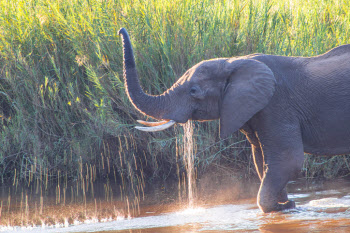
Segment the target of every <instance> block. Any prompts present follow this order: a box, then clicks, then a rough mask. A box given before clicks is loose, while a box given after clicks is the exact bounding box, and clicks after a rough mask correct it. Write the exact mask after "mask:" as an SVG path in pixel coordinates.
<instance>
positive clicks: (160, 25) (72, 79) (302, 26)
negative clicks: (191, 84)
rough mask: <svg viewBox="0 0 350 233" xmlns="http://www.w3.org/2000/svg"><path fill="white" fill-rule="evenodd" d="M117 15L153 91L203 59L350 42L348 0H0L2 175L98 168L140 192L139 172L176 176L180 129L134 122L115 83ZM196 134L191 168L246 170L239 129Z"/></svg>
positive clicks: (312, 50)
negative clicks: (149, 129) (157, 129)
mask: <svg viewBox="0 0 350 233" xmlns="http://www.w3.org/2000/svg"><path fill="white" fill-rule="evenodd" d="M120 27H125V28H127V29H128V31H129V33H130V35H131V39H132V43H133V45H134V51H135V57H136V62H137V68H138V71H139V74H140V78H141V83H142V86H143V87H144V89H145V91H146V92H149V93H153V94H156V93H161V92H163V91H164V89H165V88H168V87H170V86H171V85H172V83H173V82H174V81H175V80H176V79H177V77H179V76H180V75H181V74H182V73H184V71H185V70H187V69H188V68H189V67H191V66H192V65H194V64H196V63H197V62H199V61H201V60H203V59H209V58H215V57H231V56H239V55H245V54H250V53H256V52H258V53H270V54H279V55H288V56H313V55H317V54H320V53H323V52H325V51H327V50H328V49H330V48H333V47H335V46H337V45H341V44H346V43H349V42H350V39H349V36H350V3H349V2H348V1H346V0H343V1H342V0H329V1H324V0H315V1H311V0H310V1H282V0H275V1H272V0H271V1H269V0H266V1H258V0H252V1H250V0H246V1H238V0H232V1H228V0H215V1H212V0H201V1H199V0H172V1H164V0H142V1H141V0H70V1H65V0H54V1H53V0H3V1H0V35H1V36H0V107H1V113H0V115H1V122H0V123H1V124H0V137H1V138H0V182H1V184H2V185H11V186H12V185H18V184H26V185H27V186H28V187H39V188H36V189H35V188H34V189H35V192H37V193H40V192H41V191H42V190H43V189H44V190H46V189H48V188H49V186H50V184H51V185H52V184H54V185H55V186H56V187H57V184H61V186H60V187H61V188H63V187H68V185H67V184H68V183H69V182H77V181H79V182H80V183H82V184H83V185H82V186H81V189H82V190H83V191H84V192H85V191H86V190H85V189H86V188H84V187H87V185H88V184H90V183H91V185H90V186H89V187H90V188H91V186H92V187H93V183H94V182H95V181H96V180H103V181H104V182H107V183H108V182H114V183H115V184H117V187H120V188H119V190H118V192H121V193H123V192H126V191H127V192H132V193H134V194H137V193H140V192H143V191H144V188H145V183H148V182H152V181H155V180H166V179H169V178H174V179H179V177H178V175H177V174H181V171H178V170H177V167H179V163H180V164H182V163H181V161H179V159H178V157H176V156H175V153H176V147H177V144H178V143H179V142H180V141H179V139H177V136H178V135H182V133H183V132H182V129H181V128H179V127H175V128H174V129H173V130H168V131H166V132H162V133H154V134H146V133H140V132H137V131H135V130H134V129H133V125H134V123H135V119H138V118H142V116H141V115H140V114H139V113H138V112H136V110H135V109H133V107H132V105H131V104H130V102H129V101H128V99H127V96H126V94H125V91H124V84H123V82H122V52H121V42H120V38H119V36H118V34H117V32H118V29H119V28H120ZM195 137H196V142H197V150H198V153H197V157H196V165H197V167H198V174H199V175H200V174H203V173H204V172H205V171H206V169H207V168H208V167H213V166H214V167H217V168H218V169H220V170H221V171H223V172H225V171H226V172H227V173H231V172H232V173H234V174H239V175H237V176H244V177H246V178H248V177H252V176H254V173H255V172H254V166H253V165H252V163H251V158H250V156H249V154H250V152H249V144H248V143H247V142H246V141H245V140H244V138H243V137H242V136H241V135H240V134H239V133H237V134H236V135H235V136H233V137H232V138H231V139H229V140H226V141H219V138H218V126H217V122H211V123H203V124H196V129H195ZM337 160H339V161H338V162H337V165H336V166H337V167H338V169H337V171H338V172H337V173H336V174H332V176H337V175H339V174H342V175H343V174H346V173H348V172H349V167H348V162H349V158H348V157H340V158H339V157H338V158H337ZM344 160H345V161H346V162H345V163H344ZM325 161H334V159H326V160H325ZM315 162H317V160H313V158H311V159H309V160H308V162H307V163H306V166H305V172H306V173H307V174H308V175H310V176H314V175H317V176H320V177H322V176H324V174H330V173H329V172H325V173H323V174H321V173H320V172H316V171H315V170H313V169H315V164H320V163H315ZM322 163H323V164H322V165H317V166H321V167H322V170H325V171H331V170H332V169H331V168H330V167H331V166H328V164H330V163H333V162H322ZM323 165H324V166H323ZM181 166H183V165H180V167H179V168H178V169H180V170H181V169H183V168H182V167H181ZM332 166H333V165H332ZM317 171H320V167H317ZM62 184H63V186H62ZM90 190H91V189H90ZM93 193H94V192H93V191H91V195H94V194H93Z"/></svg>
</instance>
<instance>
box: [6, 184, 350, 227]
mask: <svg viewBox="0 0 350 233" xmlns="http://www.w3.org/2000/svg"><path fill="white" fill-rule="evenodd" d="M349 191H350V185H349V183H342V184H341V186H340V187H337V188H336V189H334V188H330V189H328V190H323V191H319V190H317V191H316V190H315V191H312V189H311V191H303V190H299V191H298V189H296V191H295V192H294V193H292V194H291V195H290V198H293V199H294V200H295V201H296V203H297V206H298V207H297V208H296V209H294V210H288V211H284V212H281V213H269V214H264V213H262V212H261V211H260V210H259V209H258V208H257V206H256V204H255V199H247V200H241V201H240V202H237V203H231V204H221V205H215V203H214V202H213V203H210V202H206V203H207V204H202V205H201V206H198V207H194V208H190V209H186V208H185V209H181V208H180V207H179V206H177V209H176V210H174V208H175V207H174V206H170V205H169V206H168V205H161V206H160V205H153V206H150V205H148V206H141V211H140V212H141V215H140V217H134V218H130V219H128V218H120V219H118V220H116V221H110V222H90V223H85V224H80V225H74V224H71V225H70V226H69V227H59V228H54V226H53V228H48V227H46V228H45V231H46V232H87V231H89V232H315V231H316V232H329V231H335V232H350V195H349ZM212 201H213V200H212ZM111 208H112V207H111ZM12 229H13V230H16V231H20V232H21V231H25V230H28V228H27V229H23V228H22V229H21V228H12ZM2 230H11V229H10V228H5V227H3V228H2ZM30 230H31V231H30V232H42V230H43V228H41V227H37V228H32V229H30Z"/></svg>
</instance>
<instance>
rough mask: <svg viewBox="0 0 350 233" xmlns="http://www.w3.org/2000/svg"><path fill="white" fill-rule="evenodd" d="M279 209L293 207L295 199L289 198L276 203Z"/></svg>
mask: <svg viewBox="0 0 350 233" xmlns="http://www.w3.org/2000/svg"><path fill="white" fill-rule="evenodd" d="M278 205H279V206H280V210H287V209H295V201H293V200H290V201H286V202H284V203H278Z"/></svg>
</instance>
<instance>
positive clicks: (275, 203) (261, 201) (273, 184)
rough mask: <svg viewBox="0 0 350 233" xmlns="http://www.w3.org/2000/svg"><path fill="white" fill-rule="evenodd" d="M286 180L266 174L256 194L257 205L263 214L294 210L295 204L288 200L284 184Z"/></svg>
mask: <svg viewBox="0 0 350 233" xmlns="http://www.w3.org/2000/svg"><path fill="white" fill-rule="evenodd" d="M287 182H288V179H284V178H282V179H281V177H278V176H277V177H276V174H273V173H266V176H265V177H264V179H263V181H262V183H261V186H260V190H259V193H258V200H257V201H258V205H259V207H260V209H261V210H262V211H263V212H264V213H269V212H272V211H282V210H285V209H292V208H295V202H294V201H293V200H288V195H287V191H286V187H285V186H286V184H287Z"/></svg>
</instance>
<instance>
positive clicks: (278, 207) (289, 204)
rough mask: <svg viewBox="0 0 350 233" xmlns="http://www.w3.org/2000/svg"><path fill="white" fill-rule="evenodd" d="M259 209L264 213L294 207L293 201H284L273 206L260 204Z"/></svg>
mask: <svg viewBox="0 0 350 233" xmlns="http://www.w3.org/2000/svg"><path fill="white" fill-rule="evenodd" d="M260 208H261V210H262V211H263V212H264V213H270V212H275V211H283V210H287V209H294V208H295V201H292V200H290V201H286V202H284V203H277V204H275V205H273V206H269V207H268V206H261V205H260Z"/></svg>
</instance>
